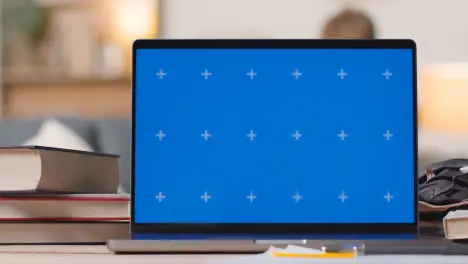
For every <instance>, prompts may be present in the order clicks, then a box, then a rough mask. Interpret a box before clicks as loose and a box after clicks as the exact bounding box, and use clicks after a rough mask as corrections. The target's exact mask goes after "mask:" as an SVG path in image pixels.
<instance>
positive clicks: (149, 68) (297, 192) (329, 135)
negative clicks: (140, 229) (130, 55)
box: [134, 49, 416, 224]
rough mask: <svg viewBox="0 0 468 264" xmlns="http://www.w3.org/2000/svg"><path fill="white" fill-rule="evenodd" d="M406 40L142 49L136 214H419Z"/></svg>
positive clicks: (226, 219) (170, 217) (358, 217)
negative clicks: (400, 43)
mask: <svg viewBox="0 0 468 264" xmlns="http://www.w3.org/2000/svg"><path fill="white" fill-rule="evenodd" d="M412 58H413V55H412V50H410V49H139V50H137V51H136V72H135V89H136V90H135V92H134V96H135V98H134V103H135V108H134V109H135V113H134V118H135V120H134V122H135V123H134V125H135V127H134V133H135V138H134V140H135V141H134V155H135V156H134V158H135V159H134V162H135V163H134V177H135V178H134V180H135V182H134V184H135V186H134V192H135V198H134V199H135V200H134V201H135V205H134V221H135V223H137V224H138V223H414V220H415V215H414V214H415V210H414V197H415V193H414V192H415V186H414V184H415V183H414V177H415V176H414V166H415V164H414V158H415V155H416V153H415V147H414V146H415V145H414V144H415V142H414V140H415V138H414V133H415V131H414V123H413V121H414V115H415V113H414V105H413V103H414V98H413V96H414V94H413V78H414V77H413V61H412Z"/></svg>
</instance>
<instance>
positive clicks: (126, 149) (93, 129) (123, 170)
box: [0, 117, 131, 193]
mask: <svg viewBox="0 0 468 264" xmlns="http://www.w3.org/2000/svg"><path fill="white" fill-rule="evenodd" d="M50 120H54V122H55V123H59V124H61V125H63V127H66V129H69V131H68V132H69V133H68V134H67V135H65V137H62V138H61V139H60V136H61V134H60V132H59V131H57V129H60V127H59V126H55V127H50V126H49V127H48V128H47V129H45V128H44V124H45V123H48V124H50V122H49V121H50ZM46 130H47V132H46ZM52 130H55V131H52ZM41 131H42V132H41ZM62 131H63V129H62ZM38 133H43V134H44V133H48V134H49V135H41V139H39V138H37V135H38ZM62 134H63V133H62ZM71 134H72V135H71ZM47 137H48V139H47ZM72 139H73V140H75V142H85V143H82V144H86V145H87V147H86V148H87V149H88V148H91V150H92V151H95V152H98V153H109V154H115V155H119V156H120V158H119V172H120V175H119V177H120V191H121V192H124V193H129V192H130V190H131V188H130V182H131V176H130V175H131V174H130V171H131V124H130V119H126V118H96V119H92V118H77V117H43V118H18V119H4V120H0V146H1V147H5V146H18V145H30V144H27V142H38V140H42V142H45V143H44V144H40V145H48V146H52V147H64V148H72V149H73V148H74V147H73V146H72V147H70V144H71V143H70V141H73V140H72ZM31 140H33V141H31ZM46 140H48V141H49V142H46ZM60 141H61V142H60ZM25 143H26V144H25ZM35 145H39V144H35ZM75 149H80V148H75ZM80 150H83V149H82V148H81V149H80Z"/></svg>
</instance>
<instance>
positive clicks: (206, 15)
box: [161, 0, 468, 61]
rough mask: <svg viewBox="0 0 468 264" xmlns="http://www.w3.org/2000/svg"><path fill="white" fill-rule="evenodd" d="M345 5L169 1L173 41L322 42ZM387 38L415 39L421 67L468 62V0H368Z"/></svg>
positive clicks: (166, 31) (165, 9)
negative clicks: (323, 29) (332, 19)
mask: <svg viewBox="0 0 468 264" xmlns="http://www.w3.org/2000/svg"><path fill="white" fill-rule="evenodd" d="M343 3H344V1H342V0H165V1H164V2H163V4H162V6H161V7H162V15H163V17H162V21H161V26H162V29H161V35H162V37H167V38H199V37H247V38H317V37H318V36H319V32H320V28H321V26H322V25H323V23H324V20H325V19H326V18H327V17H329V16H330V15H332V14H333V13H334V12H336V11H337V10H338V9H339V8H340V7H342V6H343ZM356 5H357V6H364V8H365V9H367V10H368V11H369V14H370V15H371V16H372V17H373V18H374V20H375V22H376V24H377V26H378V30H379V36H380V37H381V38H413V39H415V40H416V41H417V43H418V48H419V50H418V52H419V57H420V61H434V60H468V48H467V47H468V1H467V0H447V1H442V0H365V1H358V2H357V4H356Z"/></svg>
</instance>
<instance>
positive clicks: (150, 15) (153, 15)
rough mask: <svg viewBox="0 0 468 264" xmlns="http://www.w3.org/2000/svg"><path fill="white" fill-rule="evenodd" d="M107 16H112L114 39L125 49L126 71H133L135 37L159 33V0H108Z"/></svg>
mask: <svg viewBox="0 0 468 264" xmlns="http://www.w3.org/2000/svg"><path fill="white" fill-rule="evenodd" d="M105 3H106V8H104V10H105V11H106V12H107V14H104V15H107V16H111V17H112V19H111V20H112V21H110V28H109V29H108V30H109V31H110V32H111V35H112V37H111V38H112V39H113V40H114V41H116V42H117V43H118V44H119V46H120V47H121V49H122V50H123V51H124V52H123V53H124V57H125V68H126V69H125V72H126V74H130V73H131V67H132V54H131V46H132V43H133V41H134V40H135V39H141V38H155V37H157V35H158V21H157V17H158V6H159V5H158V3H159V0H110V1H106V2H105Z"/></svg>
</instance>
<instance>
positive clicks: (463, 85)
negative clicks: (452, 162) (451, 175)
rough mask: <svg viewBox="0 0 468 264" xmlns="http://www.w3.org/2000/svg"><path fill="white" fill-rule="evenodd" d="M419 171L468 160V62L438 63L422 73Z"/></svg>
mask: <svg viewBox="0 0 468 264" xmlns="http://www.w3.org/2000/svg"><path fill="white" fill-rule="evenodd" d="M418 92H419V98H418V99H419V102H418V107H419V116H418V119H419V120H418V121H419V124H418V125H419V171H420V172H422V170H424V168H425V166H427V165H428V164H429V163H433V162H438V161H441V160H446V159H452V158H468V62H466V63H465V62H446V63H435V64H431V65H428V66H427V67H424V68H423V69H422V71H421V72H420V83H419V91H418Z"/></svg>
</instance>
